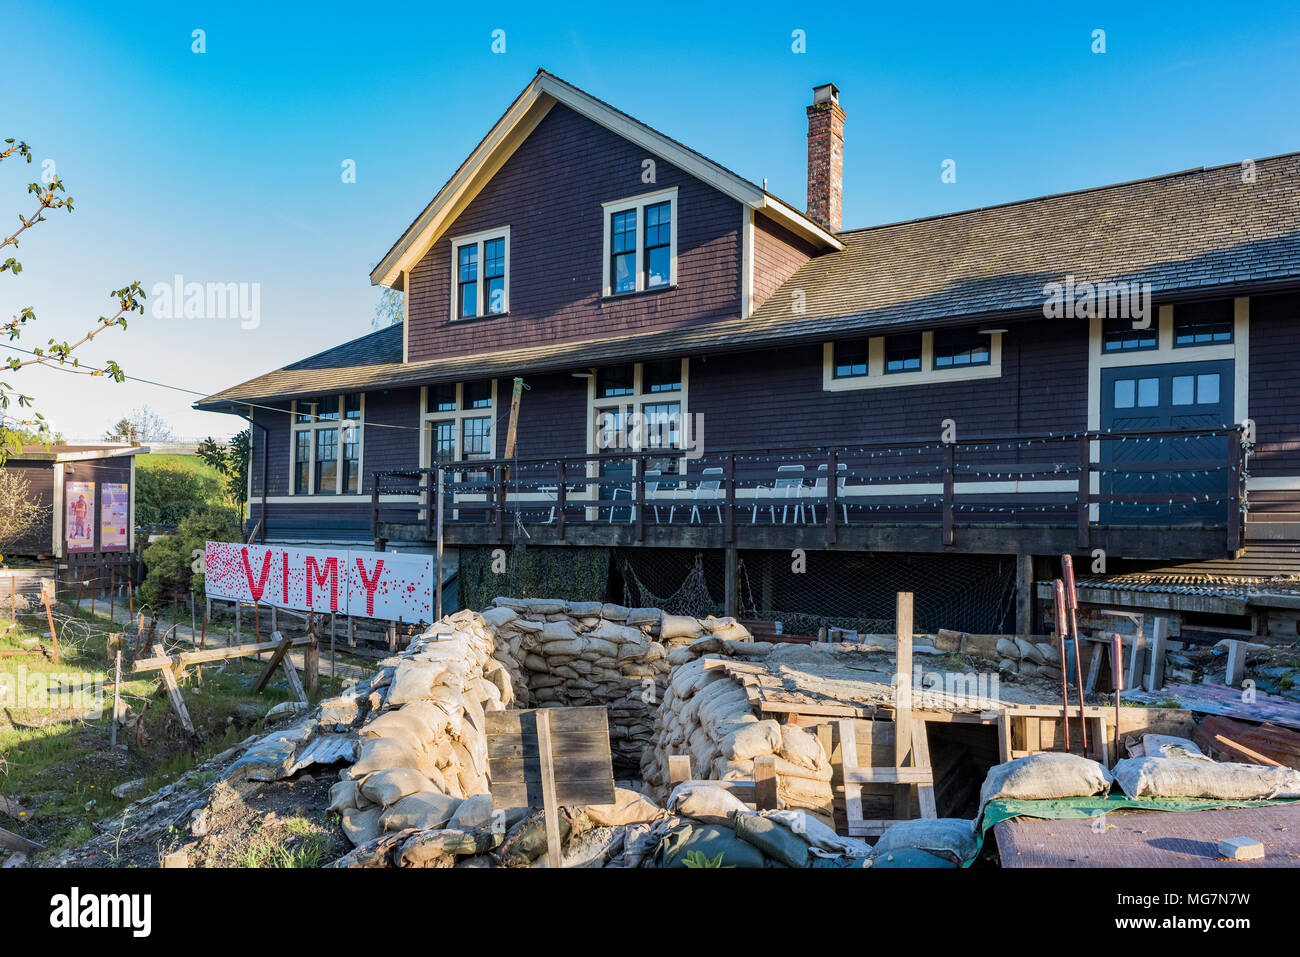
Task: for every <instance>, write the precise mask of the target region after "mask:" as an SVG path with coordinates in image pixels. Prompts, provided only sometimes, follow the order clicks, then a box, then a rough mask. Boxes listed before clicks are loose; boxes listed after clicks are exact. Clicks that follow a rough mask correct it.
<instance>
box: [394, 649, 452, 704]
mask: <svg viewBox="0 0 1300 957" xmlns="http://www.w3.org/2000/svg"><path fill="white" fill-rule="evenodd" d="M444 667H445V666H444V665H442V664H440V663H438V662H429V661H420V660H418V659H412V660H409V661H403V662H402V663H401V664H400V665H398V666H397V670H396V671H395V672H393V686H392V688H390V689H389V692H388V703H389V705H390V706H394V707H395V706H397V705H402V704H406V703H407V702H408V701H424V700H425V699H427V698H428V697H429V692H430V691H431V690H433V683H434V681H435V680H437V678H438V677H439V676H440V675H441V674H442V672H443V670H444Z"/></svg>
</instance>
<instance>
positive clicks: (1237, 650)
mask: <svg viewBox="0 0 1300 957" xmlns="http://www.w3.org/2000/svg"><path fill="white" fill-rule="evenodd" d="M1245 678H1246V649H1245V646H1244V645H1243V644H1242V642H1240V641H1235V640H1230V641H1229V642H1228V669H1227V673H1226V674H1225V675H1224V678H1223V683H1224V684H1226V685H1227V686H1228V687H1229V688H1240V687H1241V683H1242V681H1244V680H1245Z"/></svg>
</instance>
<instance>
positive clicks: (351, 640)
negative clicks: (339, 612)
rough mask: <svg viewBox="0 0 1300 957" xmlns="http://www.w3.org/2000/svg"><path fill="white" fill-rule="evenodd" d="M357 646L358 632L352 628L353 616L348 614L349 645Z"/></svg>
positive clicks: (350, 646) (351, 646)
mask: <svg viewBox="0 0 1300 957" xmlns="http://www.w3.org/2000/svg"><path fill="white" fill-rule="evenodd" d="M356 646H357V639H356V634H355V633H354V632H353V630H352V616H351V615H348V647H349V648H355V647H356Z"/></svg>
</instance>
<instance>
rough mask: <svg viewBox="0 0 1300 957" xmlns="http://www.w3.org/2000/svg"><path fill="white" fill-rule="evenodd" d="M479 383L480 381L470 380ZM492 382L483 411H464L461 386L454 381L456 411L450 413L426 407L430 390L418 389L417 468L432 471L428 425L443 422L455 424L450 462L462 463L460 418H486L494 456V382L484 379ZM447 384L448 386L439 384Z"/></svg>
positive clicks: (462, 445) (463, 390)
mask: <svg viewBox="0 0 1300 957" xmlns="http://www.w3.org/2000/svg"><path fill="white" fill-rule="evenodd" d="M472 381H475V382H481V381H483V380H481V379H475V380H472ZM488 381H490V382H491V383H492V404H491V405H490V406H489V407H487V408H486V409H466V408H464V405H465V383H464V382H457V383H455V385H456V408H455V410H454V411H447V412H439V411H437V410H431V409H430V408H429V391H430V387H429V386H427V385H425V386H420V467H421V468H432V467H433V459H432V453H433V449H432V447H431V446H430V443H429V423H430V422H445V421H447V420H449V419H450V420H454V421H455V423H456V454H455V457H454V458H453V459H452V461H453V462H463V461H465V443H464V442H463V441H462V440H461V439H462V433H461V429H462V421H461V420H462V419H482V418H489V419H491V420H492V421H491V422H490V423H489V425H488V441H489V442H491V443H492V450H493V456H494V457H495V455H496V447H497V380H496V379H490V380H488ZM443 384H444V385H449V384H450V383H443Z"/></svg>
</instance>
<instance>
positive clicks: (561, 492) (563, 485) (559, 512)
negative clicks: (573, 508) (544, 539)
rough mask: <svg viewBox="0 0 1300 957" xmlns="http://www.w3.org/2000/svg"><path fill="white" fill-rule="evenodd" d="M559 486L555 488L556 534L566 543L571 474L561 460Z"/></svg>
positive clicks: (558, 471)
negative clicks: (565, 529) (565, 534)
mask: <svg viewBox="0 0 1300 957" xmlns="http://www.w3.org/2000/svg"><path fill="white" fill-rule="evenodd" d="M557 474H558V476H559V484H558V485H556V487H555V534H556V536H557V537H558V538H559V539H560V541H564V513H565V512H566V511H567V510H568V504H569V472H568V468H567V467H566V465H565V462H564V459H560V464H559V468H558V470H557Z"/></svg>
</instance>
